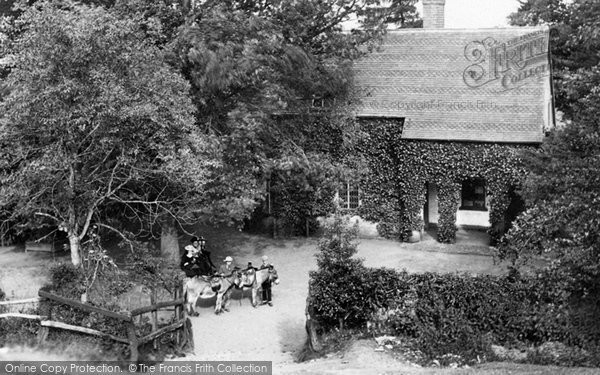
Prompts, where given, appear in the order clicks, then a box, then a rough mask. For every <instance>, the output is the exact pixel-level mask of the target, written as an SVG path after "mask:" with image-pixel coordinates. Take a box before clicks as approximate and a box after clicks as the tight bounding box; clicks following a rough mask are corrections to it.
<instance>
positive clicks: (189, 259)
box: [180, 236, 273, 306]
mask: <svg viewBox="0 0 600 375" xmlns="http://www.w3.org/2000/svg"><path fill="white" fill-rule="evenodd" d="M190 242H191V244H190V245H187V246H186V247H185V248H184V250H185V253H184V254H183V255H182V256H181V263H180V267H181V269H182V270H183V272H185V276H187V277H196V276H200V277H205V278H206V277H211V276H214V275H215V274H218V275H220V276H230V275H231V274H232V273H233V272H234V271H237V270H239V269H240V267H238V266H236V265H234V264H233V258H232V257H231V256H227V257H225V259H224V260H223V264H222V265H221V266H220V267H219V268H218V269H217V267H216V266H215V265H214V264H213V262H212V260H211V259H210V252H209V251H207V250H206V240H205V239H204V237H202V236H200V237H192V239H191V240H190ZM261 260H262V264H261V265H260V269H263V268H269V267H272V265H271V264H270V263H269V257H268V256H266V255H263V256H262V258H261ZM261 289H262V304H263V305H266V304H268V305H269V306H273V301H272V298H271V281H270V280H267V281H265V282H264V283H263V284H262V285H261Z"/></svg>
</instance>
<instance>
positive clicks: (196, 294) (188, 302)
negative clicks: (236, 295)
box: [183, 272, 240, 316]
mask: <svg viewBox="0 0 600 375" xmlns="http://www.w3.org/2000/svg"><path fill="white" fill-rule="evenodd" d="M239 285H240V276H239V273H238V272H233V273H232V274H231V275H228V276H218V275H215V276H210V277H203V276H196V277H191V278H188V279H186V281H185V282H184V285H183V296H184V297H183V298H184V300H185V309H186V312H187V313H188V315H190V316H198V315H199V314H198V312H196V310H195V308H196V303H197V302H198V298H201V299H208V298H212V297H214V296H215V295H216V296H217V301H216V303H215V314H220V313H221V312H223V310H225V311H229V302H230V298H229V297H230V296H231V293H232V292H233V287H234V286H235V287H239Z"/></svg>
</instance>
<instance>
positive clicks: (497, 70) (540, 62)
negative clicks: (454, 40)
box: [463, 30, 550, 90]
mask: <svg viewBox="0 0 600 375" xmlns="http://www.w3.org/2000/svg"><path fill="white" fill-rule="evenodd" d="M465 57H466V59H467V60H468V61H469V62H471V63H473V64H472V65H469V66H468V67H467V68H466V69H465V70H464V72H463V80H464V82H465V84H466V85H467V86H469V87H480V86H483V85H486V84H489V83H492V82H496V81H498V82H499V83H500V85H501V87H502V89H503V90H510V89H514V88H517V87H520V86H522V85H524V84H525V83H526V82H527V81H528V80H529V79H531V78H534V77H538V78H539V77H543V76H546V75H548V74H549V71H550V67H549V66H548V33H547V32H545V31H543V30H542V31H537V32H534V33H529V34H526V35H522V36H519V37H517V38H514V39H510V40H508V41H506V42H504V43H500V42H498V41H496V40H495V39H494V38H491V37H490V38H486V39H483V40H481V41H473V42H471V43H469V44H467V46H466V47H465Z"/></svg>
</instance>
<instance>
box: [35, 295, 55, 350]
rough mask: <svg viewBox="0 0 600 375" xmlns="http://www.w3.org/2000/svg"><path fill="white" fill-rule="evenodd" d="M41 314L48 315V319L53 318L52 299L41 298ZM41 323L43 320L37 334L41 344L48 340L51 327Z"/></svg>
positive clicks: (38, 341)
mask: <svg viewBox="0 0 600 375" xmlns="http://www.w3.org/2000/svg"><path fill="white" fill-rule="evenodd" d="M44 302H46V303H44ZM40 315H42V316H47V317H48V318H47V319H48V320H52V306H51V305H50V301H48V300H47V299H44V298H42V299H41V300H40ZM41 323H42V322H41V321H40V330H39V331H38V335H37V344H38V345H41V344H43V343H44V341H46V338H48V332H50V327H45V326H43V325H42V324H41Z"/></svg>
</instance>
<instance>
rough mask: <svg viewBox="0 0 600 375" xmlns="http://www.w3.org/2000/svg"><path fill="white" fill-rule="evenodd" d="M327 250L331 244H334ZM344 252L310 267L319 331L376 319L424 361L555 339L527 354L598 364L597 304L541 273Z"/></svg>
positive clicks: (466, 358)
mask: <svg viewBox="0 0 600 375" xmlns="http://www.w3.org/2000/svg"><path fill="white" fill-rule="evenodd" d="M327 243H328V244H330V245H331V244H333V243H332V242H327ZM327 249H328V251H331V250H332V249H337V250H338V251H339V248H338V247H337V245H336V246H333V247H329V248H327ZM322 251H323V248H322ZM320 256H322V255H320ZM344 259H345V261H342V262H338V263H336V264H337V267H339V268H337V269H336V268H335V267H333V266H329V267H321V268H319V271H316V272H313V273H312V274H311V284H310V286H311V287H310V290H309V301H310V303H311V304H312V305H311V307H313V308H314V311H315V312H316V314H315V315H316V317H317V319H319V321H320V323H321V325H322V327H323V328H324V329H325V330H327V329H329V330H331V329H332V328H335V327H337V326H340V328H356V327H364V325H365V323H367V322H373V321H375V320H378V321H379V323H382V322H383V324H384V325H385V327H384V328H383V329H381V330H380V333H381V332H392V333H394V334H396V335H399V336H403V337H405V338H406V339H407V341H408V342H410V343H412V345H413V348H414V349H417V350H418V351H420V352H422V353H423V354H424V355H425V358H426V360H429V361H432V360H434V359H435V360H438V361H439V362H440V363H445V362H444V361H446V362H447V361H452V362H457V361H458V362H462V363H472V362H475V361H477V360H478V357H479V359H480V358H492V357H493V355H492V352H491V345H492V344H495V345H502V346H506V347H516V348H527V347H539V346H542V345H548V344H547V343H561V345H564V346H565V347H567V348H569V350H564V351H562V352H561V353H559V354H560V355H558V356H554V355H553V356H548V355H547V354H546V352H544V351H541V352H540V353H538V354H535V353H534V354H533V357H532V359H531V360H532V361H535V362H538V363H552V364H564V365H598V364H600V356H598V355H597V354H599V351H598V349H599V348H600V323H599V322H598V321H597V319H595V318H594V317H595V316H597V313H598V308H599V307H598V304H595V305H594V304H593V303H591V302H586V303H582V302H581V301H579V302H578V304H574V303H573V301H571V300H569V298H568V296H569V294H568V293H565V291H564V290H563V289H562V286H561V284H560V283H559V282H557V281H556V280H554V279H552V278H551V277H549V275H546V274H540V275H538V276H535V277H523V276H520V277H515V276H516V275H509V276H491V275H485V276H471V275H468V274H436V273H423V274H412V275H411V274H408V273H406V272H398V271H395V270H389V269H368V268H366V267H364V266H363V265H362V262H360V260H353V259H349V258H344ZM351 261H354V262H351ZM339 263H341V264H342V265H339ZM382 317H383V318H382ZM457 356H458V357H457ZM459 357H460V359H457V358H459ZM544 361H545V362H544Z"/></svg>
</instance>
